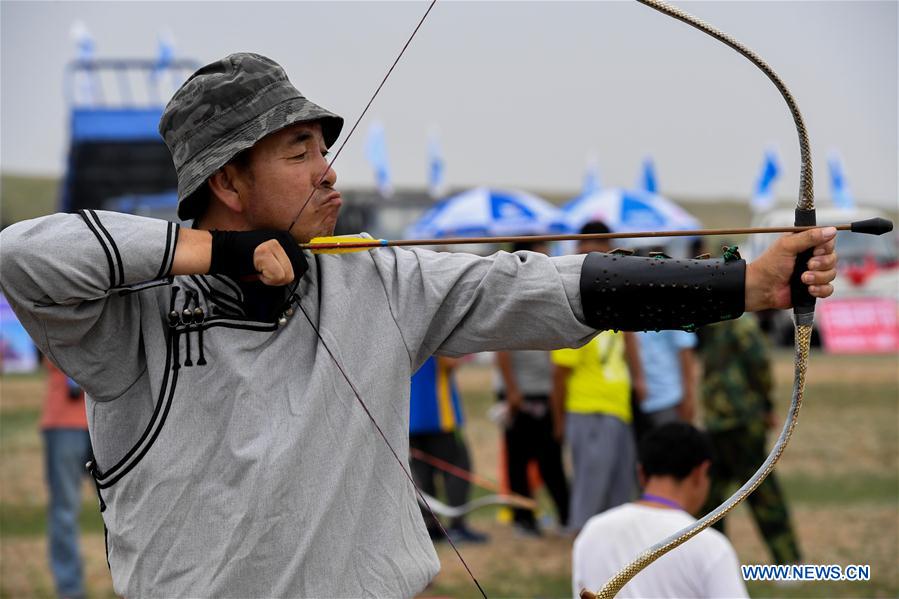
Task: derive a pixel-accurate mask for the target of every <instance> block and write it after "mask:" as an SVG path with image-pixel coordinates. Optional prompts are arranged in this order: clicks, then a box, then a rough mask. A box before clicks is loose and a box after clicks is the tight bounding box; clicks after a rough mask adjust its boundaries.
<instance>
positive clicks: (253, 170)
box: [236, 122, 343, 243]
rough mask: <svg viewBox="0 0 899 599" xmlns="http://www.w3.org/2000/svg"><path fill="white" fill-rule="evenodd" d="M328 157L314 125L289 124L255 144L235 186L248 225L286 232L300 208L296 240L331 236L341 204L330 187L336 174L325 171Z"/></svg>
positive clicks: (334, 180)
mask: <svg viewBox="0 0 899 599" xmlns="http://www.w3.org/2000/svg"><path fill="white" fill-rule="evenodd" d="M327 153H328V148H327V146H325V142H324V139H323V137H322V131H321V125H320V124H319V123H316V122H312V123H298V124H296V125H291V126H289V127H285V128H284V129H281V130H280V131H276V132H275V133H272V134H271V135H268V136H266V137H264V138H262V139H261V140H260V141H258V142H257V143H256V145H254V146H253V149H252V151H251V153H250V162H249V166H250V168H249V171H248V172H246V173H243V176H240V177H239V180H238V182H237V183H236V186H237V187H238V191H239V193H240V198H241V204H242V205H243V208H244V213H243V214H244V218H245V219H246V221H247V225H248V226H249V227H250V228H251V229H277V230H287V228H288V227H289V226H290V223H291V222H292V221H293V219H294V218H296V216H297V214H300V210H301V209H302V214H300V218H299V220H297V222H296V224H295V225H294V226H293V229H291V234H292V235H293V237H294V239H296V240H297V241H298V242H300V243H304V242H307V241H309V240H310V239H312V238H313V237H319V236H323V235H331V234H333V233H334V225H335V224H336V223H337V215H338V213H339V212H340V206H341V205H342V203H343V201H342V200H341V197H340V193H338V192H337V191H336V190H335V189H334V184H335V183H336V182H337V173H336V172H334V170H333V169H330V168H328V161H327V159H326V156H327ZM307 200H308V204H307V203H306V202H307ZM304 204H305V208H303V205H304Z"/></svg>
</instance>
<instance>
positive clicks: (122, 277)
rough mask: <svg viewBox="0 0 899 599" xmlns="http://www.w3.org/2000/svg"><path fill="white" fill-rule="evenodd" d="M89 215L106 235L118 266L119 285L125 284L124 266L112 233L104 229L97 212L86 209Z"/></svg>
mask: <svg viewBox="0 0 899 599" xmlns="http://www.w3.org/2000/svg"><path fill="white" fill-rule="evenodd" d="M88 212H90V214H91V216H93V217H94V220H95V221H96V223H97V226H98V227H100V230H101V231H102V232H103V234H104V235H106V238H107V239H108V240H109V245H110V247H112V251H113V252H115V259H116V264H118V266H119V283H118V284H119V286H122V285H124V284H125V268H124V267H123V266H122V255H121V254H120V253H119V248H118V246H117V245H116V243H115V240H114V239H113V238H112V235H110V234H109V231H107V230H106V227H104V226H103V223H102V222H100V217H99V216H97V213H96V212H94V211H93V210H88Z"/></svg>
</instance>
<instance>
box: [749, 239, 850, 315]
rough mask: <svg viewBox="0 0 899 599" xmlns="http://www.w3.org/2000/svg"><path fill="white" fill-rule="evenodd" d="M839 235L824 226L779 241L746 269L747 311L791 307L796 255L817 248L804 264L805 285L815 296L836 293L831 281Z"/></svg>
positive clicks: (834, 272)
mask: <svg viewBox="0 0 899 599" xmlns="http://www.w3.org/2000/svg"><path fill="white" fill-rule="evenodd" d="M836 234H837V230H836V229H835V228H833V227H823V228H818V229H809V230H808V231H803V232H802V233H793V234H786V235H784V236H782V237H781V238H779V239H778V240H777V241H776V242H775V243H774V244H773V245H772V246H771V247H769V248H768V249H767V250H765V252H764V253H763V254H762V255H761V256H759V257H758V259H757V260H754V261H753V262H752V263H751V264H749V266H747V267H746V311H747V312H750V311H756V310H766V309H777V310H782V309H785V308H790V307H792V304H791V302H790V275H791V274H792V273H793V266H794V264H795V262H796V256H797V255H799V254H800V253H801V252H803V251H804V250H807V249H809V248H814V252H813V255H812V258H811V259H810V260H809V261H808V263H807V264H806V265H805V266H806V268H807V270H806V271H805V272H803V273H802V282H803V283H805V284H806V286H807V287H808V292H809V293H810V294H811V295H812V296H813V297H816V298H825V297H828V296H830V294H832V293H833V285H831V281H833V280H834V277H836V274H837V271H836V267H837V254H836V252H835V251H834V243H835V241H836Z"/></svg>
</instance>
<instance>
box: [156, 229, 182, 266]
mask: <svg viewBox="0 0 899 599" xmlns="http://www.w3.org/2000/svg"><path fill="white" fill-rule="evenodd" d="M180 231H181V226H180V225H178V224H177V223H169V226H168V228H167V229H166V234H165V253H163V255H162V265H161V266H160V267H159V273H157V275H156V278H157V279H161V278H163V277H166V276H168V274H169V273H170V272H171V271H172V263H173V262H174V261H175V247H176V246H177V245H178V233H179V232H180ZM173 233H174V234H173ZM173 237H174V239H173Z"/></svg>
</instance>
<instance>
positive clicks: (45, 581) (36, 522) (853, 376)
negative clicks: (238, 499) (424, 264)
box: [0, 352, 899, 599]
mask: <svg viewBox="0 0 899 599" xmlns="http://www.w3.org/2000/svg"><path fill="white" fill-rule="evenodd" d="M791 359H792V357H791V354H790V353H789V352H778V353H777V354H776V356H775V362H776V374H777V382H778V390H777V401H778V410H779V412H780V413H784V412H785V411H786V403H787V402H788V398H789V386H790V381H791V380H792V368H791V366H790V360H791ZM897 380H899V365H897V360H896V356H881V357H834V356H825V355H819V354H815V355H813V361H812V365H811V368H810V372H809V381H810V383H809V388H808V390H807V392H806V401H805V404H804V406H803V408H802V414H801V419H800V425H799V428H798V430H797V432H796V435H795V437H794V441H793V443H792V445H791V446H790V448H789V450H788V451H787V453H786V455H785V456H784V458H783V460H782V462H781V464H780V466H779V467H778V475H779V476H780V477H781V481H782V483H783V485H784V487H785V488H786V492H787V494H788V496H789V498H790V502H791V508H792V512H793V515H794V518H795V524H796V528H797V530H798V533H799V538H800V542H801V545H802V549H803V551H804V554H805V560H804V561H805V562H806V563H812V564H831V563H835V564H841V565H847V564H870V566H871V575H872V580H871V581H870V582H855V583H848V582H846V583H823V582H817V583H813V582H808V583H803V584H801V585H798V586H791V587H778V586H774V585H772V584H767V583H752V584H750V587H749V588H750V592H751V594H752V595H753V596H765V597H767V596H777V597H834V596H839V597H896V596H899V566H897V564H899V547H897V544H899V396H897ZM491 384H492V383H491V373H490V371H489V369H488V368H485V367H483V366H478V365H470V366H465V367H463V370H462V372H461V373H460V385H461V387H462V389H463V395H464V397H465V403H466V411H467V417H468V426H467V428H466V434H467V437H468V439H469V441H470V445H471V448H472V453H473V460H474V464H475V470H476V471H478V472H479V473H481V474H482V475H485V476H487V477H489V478H496V477H497V470H498V457H499V452H498V448H499V441H498V431H497V429H496V427H495V426H494V425H493V424H492V423H490V422H489V421H488V420H487V419H486V417H485V414H486V411H487V409H488V408H489V406H490V405H491V403H492V401H493V398H492V393H491V392H490V389H491ZM42 385H43V382H42V379H41V378H40V377H5V378H2V379H0V597H9V598H16V599H18V598H20V597H22V598H26V597H52V596H53V584H52V581H51V578H50V575H49V570H48V568H47V565H46V543H45V540H44V531H45V526H44V509H45V505H46V492H45V490H44V483H43V465H42V462H41V459H42V458H41V445H40V437H39V435H38V432H37V420H38V413H39V406H40V398H41V393H42ZM373 438H374V437H373ZM84 496H85V510H84V514H83V517H82V529H83V530H84V531H85V532H84V535H83V540H84V552H85V556H86V568H87V583H88V589H89V594H90V596H91V597H111V596H114V595H113V593H112V589H111V584H110V580H109V574H108V570H107V566H106V561H105V553H104V547H103V533H102V523H101V521H100V519H99V515H98V513H97V509H96V504H95V501H94V499H93V491H92V489H91V487H90V486H89V485H88V484H86V485H85V494H84ZM541 502H542V503H543V504H544V506H547V505H548V504H547V503H546V498H545V497H542V498H541ZM497 516H498V512H497V511H496V510H493V509H487V510H484V511H482V512H479V513H477V514H474V515H473V516H472V521H473V525H474V526H475V527H476V528H478V529H480V530H483V531H485V532H487V533H489V534H490V536H491V540H490V542H489V543H488V544H486V545H482V546H473V545H463V546H461V551H462V554H463V556H464V557H465V559H466V561H467V562H468V563H469V565H470V566H471V567H472V569H473V570H474V572H475V574H476V576H477V577H478V579H479V580H480V581H481V583H482V584H483V585H484V587H485V589H486V591H487V593H488V595H490V596H491V597H562V596H566V595H569V594H570V582H569V568H570V546H571V541H570V539H567V538H564V537H561V536H557V535H552V534H550V535H547V536H546V537H545V538H543V539H538V540H534V539H521V538H518V537H516V536H515V535H514V533H513V532H512V530H511V529H510V527H509V526H507V525H506V524H503V523H501V522H499V520H498V518H497ZM728 532H729V534H730V537H731V539H732V540H733V542H734V545H735V546H736V548H737V552H738V554H739V557H740V560H741V562H742V563H767V561H768V556H767V553H766V550H765V548H764V546H763V544H762V543H761V541H760V538H759V535H758V533H757V531H756V530H755V525H754V524H753V522H752V521H751V518H750V517H749V514H748V511H746V510H745V509H743V508H740V509H738V510H737V512H736V513H735V514H734V515H733V516H732V517H731V519H730V521H729V523H728ZM438 552H439V554H440V558H441V562H442V564H443V571H442V572H441V574H440V575H439V576H438V577H437V579H436V580H435V581H434V584H433V585H432V587H431V588H429V589H428V590H427V592H426V595H427V596H432V597H434V596H454V597H472V596H476V594H477V591H476V589H475V587H474V585H473V584H472V583H471V581H470V580H469V579H468V576H467V574H465V572H464V570H463V569H462V566H461V565H460V564H459V562H458V560H457V559H456V557H455V556H454V555H453V554H452V552H451V550H450V549H449V547H448V546H447V545H446V544H445V543H443V544H441V545H440V546H439V548H438Z"/></svg>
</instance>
